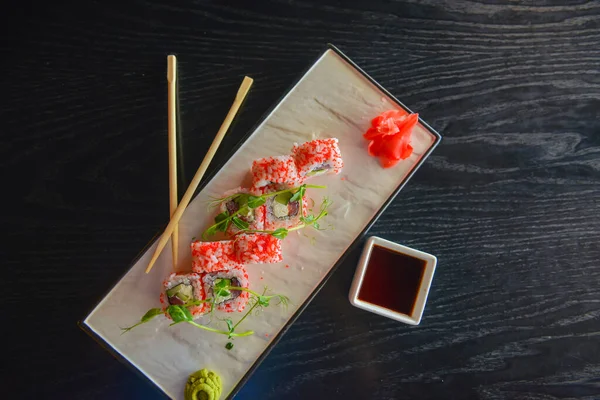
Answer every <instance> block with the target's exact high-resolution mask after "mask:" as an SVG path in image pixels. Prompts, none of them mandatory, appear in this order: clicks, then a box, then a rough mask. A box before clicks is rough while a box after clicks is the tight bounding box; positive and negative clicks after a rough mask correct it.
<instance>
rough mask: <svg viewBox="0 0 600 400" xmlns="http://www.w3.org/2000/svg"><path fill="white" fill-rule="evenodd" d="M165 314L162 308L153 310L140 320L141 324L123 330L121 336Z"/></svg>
mask: <svg viewBox="0 0 600 400" xmlns="http://www.w3.org/2000/svg"><path fill="white" fill-rule="evenodd" d="M162 313H163V310H162V308H151V309H150V310H148V312H146V314H144V316H143V317H142V318H141V319H140V322H138V323H137V324H135V325H132V326H130V327H129V328H121V330H122V331H123V332H121V335H122V334H124V333H127V332H129V331H130V330H132V329H133V328H135V327H136V326H140V325H142V324H145V323H146V322H148V321H150V320H151V319H152V318H154V317H156V316H157V315H160V314H162Z"/></svg>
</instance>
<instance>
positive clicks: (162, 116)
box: [0, 0, 600, 399]
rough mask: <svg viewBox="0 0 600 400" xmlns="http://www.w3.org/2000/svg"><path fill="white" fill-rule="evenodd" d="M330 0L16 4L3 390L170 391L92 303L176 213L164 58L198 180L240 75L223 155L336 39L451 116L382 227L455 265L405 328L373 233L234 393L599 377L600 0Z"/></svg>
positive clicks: (411, 96) (322, 394)
mask: <svg viewBox="0 0 600 400" xmlns="http://www.w3.org/2000/svg"><path fill="white" fill-rule="evenodd" d="M317 3H318V2H316V1H315V2H309V1H269V2H244V1H235V2H232V1H220V2H207V3H203V2H183V1H135V2H114V3H108V2H99V1H96V2H85V1H81V2H69V3H64V4H59V3H49V4H48V3H41V2H40V3H36V4H34V3H31V2H21V3H20V5H19V6H16V5H12V6H11V7H9V8H4V10H3V12H2V17H3V18H2V19H3V24H2V28H1V29H2V33H3V35H2V42H1V43H2V45H1V46H2V47H1V48H0V50H1V51H2V54H3V61H4V62H3V63H2V64H1V66H0V72H1V73H0V83H1V86H0V87H1V88H2V97H1V98H2V107H1V111H0V113H1V115H0V116H1V117H2V118H1V121H2V128H0V135H1V137H2V141H1V143H2V146H1V154H0V165H1V167H2V187H3V190H2V192H3V196H2V198H3V200H2V201H3V207H2V219H1V221H2V222H3V235H2V246H1V249H2V250H1V251H2V263H1V265H3V274H4V275H5V278H4V284H3V288H4V289H3V292H4V301H3V302H2V303H3V304H2V312H3V315H5V316H6V317H5V318H4V319H3V321H4V323H3V324H2V325H3V326H2V331H3V334H2V335H3V336H2V337H3V346H2V360H3V362H2V364H3V369H2V371H3V373H2V382H3V385H2V390H3V391H5V392H6V393H11V394H13V396H12V398H15V397H17V398H33V397H38V396H42V395H43V396H44V397H46V398H86V399H90V398H111V399H125V398H161V396H160V394H157V392H156V391H155V390H154V389H153V388H152V387H151V385H149V384H147V383H146V382H144V381H143V380H142V379H140V378H139V377H137V376H136V374H135V373H134V372H132V371H131V370H129V369H128V368H126V367H124V366H123V365H122V364H120V363H119V362H118V361H116V360H115V359H113V358H112V357H111V356H110V355H109V354H108V353H107V352H105V351H104V350H103V349H102V348H101V347H100V346H98V345H97V344H96V343H94V341H93V340H91V339H90V338H89V337H88V336H87V335H85V334H84V333H83V332H81V331H80V330H79V328H78V327H77V325H76V322H77V321H78V320H79V319H81V318H82V317H83V316H84V315H85V314H86V312H87V311H88V310H89V308H90V307H91V306H92V305H93V304H94V303H95V302H96V301H97V299H98V298H100V296H101V295H103V294H104V292H105V291H106V290H107V289H108V288H109V287H110V286H111V285H112V284H113V283H114V281H115V280H116V279H117V278H118V277H119V276H121V274H122V273H123V272H124V270H125V268H126V267H127V265H129V263H130V261H131V260H132V259H133V258H134V257H135V256H136V254H137V253H138V251H139V250H140V249H141V248H142V247H143V246H144V245H145V244H146V243H147V242H148V241H149V240H150V239H151V238H152V237H153V235H154V234H155V233H156V232H158V231H159V230H160V228H161V227H162V226H163V224H164V223H165V222H166V221H167V218H168V186H167V182H168V178H167V148H166V145H167V133H166V132H167V123H166V80H165V65H166V62H165V56H166V55H167V54H169V53H175V54H177V55H178V56H179V62H180V100H181V107H182V108H181V111H182V115H181V118H182V132H183V136H182V140H181V142H182V153H181V156H182V157H183V158H184V167H185V175H184V177H183V180H184V182H185V184H182V185H181V186H182V187H185V186H187V182H189V180H190V179H191V176H192V175H193V172H194V171H195V169H196V168H197V166H198V164H199V162H200V160H201V159H202V157H203V156H204V154H205V152H206V150H207V148H208V146H209V144H210V141H211V140H212V137H213V136H214V134H215V132H216V131H217V129H218V127H219V125H220V123H221V121H222V119H223V117H224V116H225V113H226V112H227V110H228V108H229V106H230V103H231V101H232V99H233V96H234V94H235V91H236V90H237V87H238V85H239V83H240V82H241V78H242V77H243V76H244V75H249V76H252V77H253V78H254V79H255V85H254V88H253V90H252V92H251V94H250V97H249V99H248V101H247V102H246V104H245V106H244V108H243V109H242V112H241V113H240V116H239V118H238V119H237V121H236V124H235V125H234V127H233V129H232V130H231V132H230V134H229V135H228V136H227V137H226V139H225V141H224V143H223V145H222V149H221V150H220V151H219V153H218V156H217V157H216V159H215V163H213V168H214V166H215V165H218V164H220V163H221V162H223V161H224V160H225V159H226V156H227V154H228V153H229V151H230V150H231V148H232V147H233V146H235V144H236V143H237V142H238V141H239V140H240V139H241V138H242V137H243V136H244V135H245V134H246V133H247V132H248V131H249V130H250V129H251V128H252V126H253V125H254V124H255V123H256V122H257V121H258V119H259V118H260V117H261V115H263V113H264V112H266V111H267V110H268V109H269V107H270V106H271V105H272V104H273V103H274V102H275V101H276V100H277V99H278V98H279V96H280V95H281V94H282V93H283V92H284V91H285V90H286V88H287V87H289V85H291V84H292V83H293V81H294V80H295V79H296V78H297V77H298V75H299V74H300V73H301V72H302V71H303V70H304V69H305V68H306V67H307V66H308V65H309V64H310V63H311V62H312V61H313V59H314V58H315V57H316V56H317V55H318V54H319V52H320V51H321V50H322V49H323V48H324V46H325V44H326V43H327V42H331V43H334V44H336V45H337V46H339V47H340V48H341V50H342V51H345V52H346V53H347V54H348V55H349V56H350V57H351V58H352V59H353V60H354V61H355V62H357V63H358V64H359V65H360V66H362V67H363V68H364V69H365V70H366V71H367V72H368V73H370V74H371V75H372V76H373V77H374V78H375V79H377V80H378V81H379V82H380V83H382V84H383V85H384V86H385V87H386V88H388V89H389V90H390V91H391V92H392V93H394V94H395V95H396V96H397V97H399V98H400V100H401V101H403V102H404V103H405V104H407V105H408V106H409V107H411V108H412V109H413V110H415V111H417V112H419V113H421V115H422V116H423V117H424V118H425V120H426V121H428V122H429V123H430V124H431V125H432V126H433V127H434V128H436V129H437V130H439V131H440V132H441V133H442V134H443V135H444V139H443V140H442V143H441V145H440V146H439V147H438V149H437V150H436V151H435V153H434V154H433V155H432V156H431V157H430V158H429V159H428V161H427V162H426V164H425V165H424V166H423V168H422V169H420V170H419V171H418V173H417V174H416V176H415V177H414V178H413V180H412V181H411V182H410V183H409V184H408V185H407V187H406V188H405V189H404V190H403V191H402V192H401V193H400V195H399V196H398V197H397V198H396V200H395V201H394V202H393V204H392V205H391V207H390V208H389V209H388V210H387V211H386V212H385V213H384V215H383V216H382V217H381V218H380V220H379V221H378V222H377V223H376V225H375V226H374V227H373V228H372V229H371V231H370V234H375V235H379V236H382V237H384V238H387V239H390V240H394V241H398V242H400V243H403V244H406V245H409V246H413V247H416V248H419V249H422V250H424V251H428V252H431V253H434V254H436V255H437V256H438V258H439V264H438V270H437V272H436V275H435V278H434V282H433V286H432V290H431V293H430V298H429V302H428V305H427V309H426V313H425V316H424V319H423V321H422V324H421V326H419V327H409V326H406V325H402V324H399V323H397V322H394V321H391V320H387V319H385V318H382V317H379V316H376V315H373V314H369V313H367V312H364V311H361V310H358V309H356V308H353V307H352V306H351V305H350V304H349V302H348V301H347V293H348V290H349V287H350V281H351V279H352V275H353V272H354V267H355V264H356V261H357V258H358V253H359V251H358V250H359V249H356V250H355V251H353V252H352V253H351V254H350V255H349V256H348V258H347V259H346V260H345V262H344V263H343V264H342V265H341V267H340V268H339V269H338V271H337V272H336V273H335V274H334V275H333V277H332V279H331V280H330V281H329V282H328V283H327V285H326V286H325V287H324V289H323V290H322V291H321V292H320V293H319V294H318V296H317V297H316V299H315V300H314V301H313V302H312V303H311V304H310V306H309V307H308V308H307V310H306V311H305V312H304V314H303V315H302V316H301V317H300V318H299V320H298V321H297V322H296V323H295V324H294V325H293V326H292V328H291V329H290V331H289V332H288V333H287V334H286V335H285V336H284V338H283V339H282V341H281V342H280V343H279V344H278V345H277V346H276V347H275V349H274V350H273V352H272V353H271V354H270V355H269V356H268V358H267V359H266V361H265V362H264V363H263V364H262V365H261V366H260V367H259V369H258V370H257V372H256V373H255V374H254V375H253V377H252V378H251V379H250V381H249V382H248V383H247V385H246V386H245V387H244V388H243V389H242V391H241V392H240V394H239V396H238V397H237V398H240V399H257V398H268V399H281V398H288V399H306V398H311V397H315V398H335V399H346V398H348V399H367V398H381V399H392V398H394V399H396V398H529V399H559V398H588V399H591V398H600V379H599V376H600V350H599V348H600V347H599V344H600V342H599V339H600V320H599V318H598V316H599V315H600V297H599V294H600V289H599V276H600V265H599V262H598V258H599V256H600V244H599V239H600V221H599V219H598V216H599V211H600V205H599V202H598V196H599V195H600V181H599V177H600V120H599V118H598V117H599V116H600V112H599V110H600V72H599V62H600V3H599V2H593V1H570V2H568V1H537V2H534V1H527V2H516V1H494V0H486V1H433V0H427V1H383V0H371V1H358V0H357V1H337V2H336V1H328V2H320V3H321V5H318V4H317ZM211 169H212V168H211ZM148 351H152V349H148ZM199 367H200V366H199Z"/></svg>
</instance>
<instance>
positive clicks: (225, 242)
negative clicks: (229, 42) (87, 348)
mask: <svg viewBox="0 0 600 400" xmlns="http://www.w3.org/2000/svg"><path fill="white" fill-rule="evenodd" d="M440 140H441V136H440V135H439V134H438V133H437V132H435V131H434V130H433V129H432V128H430V127H429V126H428V125H427V124H426V123H425V122H423V121H422V120H421V119H420V118H419V117H418V115H417V114H413V113H412V112H411V111H410V110H409V109H408V108H407V107H405V106H404V105H403V104H402V103H400V102H399V101H398V100H397V99H396V98H395V97H393V96H392V95H391V94H389V93H388V92H387V91H386V90H385V89H383V88H382V87H381V86H380V85H378V84H377V83H376V82H375V81H373V80H372V79H371V78H370V77H369V76H368V75H367V74H366V73H365V72H364V71H362V70H361V69H360V68H359V67H357V66H356V65H355V64H354V63H353V62H352V61H350V60H349V59H348V58H347V57H346V56H345V55H344V54H342V53H341V52H340V51H339V50H338V49H336V48H335V47H333V46H330V47H329V48H327V49H326V50H325V51H324V52H323V53H322V54H321V55H320V56H319V57H318V59H317V60H316V61H315V62H314V63H313V64H312V65H311V66H310V68H309V69H308V70H307V71H306V73H305V74H304V75H303V76H301V77H300V78H299V80H298V81H297V82H296V83H295V84H294V85H293V86H292V87H291V88H290V89H289V90H288V92H287V93H286V94H285V96H284V97H283V98H282V100H281V101H280V102H279V103H278V104H276V105H275V106H274V107H273V109H272V110H271V111H270V112H269V113H268V114H267V115H266V116H265V117H264V118H263V119H262V121H261V122H260V123H259V124H258V125H257V126H256V128H255V129H254V130H253V131H252V132H250V133H249V134H248V136H247V137H246V138H245V139H244V140H243V141H242V143H241V144H240V145H239V146H238V147H237V148H236V149H235V151H234V152H233V153H232V155H231V156H230V158H229V159H228V161H227V162H226V163H225V164H224V165H222V166H221V167H220V168H219V169H218V170H217V172H216V173H215V174H214V175H213V176H212V177H209V178H207V179H205V180H204V182H205V183H204V185H203V186H202V187H201V188H200V190H199V192H198V194H197V195H196V196H195V197H194V198H193V199H192V200H191V202H190V203H189V205H187V207H186V208H185V211H184V212H183V214H181V216H180V219H179V220H178V227H177V232H178V243H179V246H178V248H177V249H176V253H177V254H178V261H177V262H176V263H175V265H174V263H173V256H172V253H171V251H170V250H169V251H167V250H166V249H165V250H164V251H162V252H161V251H160V250H161V248H159V249H158V251H157V244H158V245H160V241H157V242H158V243H157V242H154V243H151V244H150V245H149V246H148V247H147V248H146V249H145V250H144V252H142V254H141V255H140V256H139V257H138V259H137V260H136V261H135V262H134V263H133V265H131V266H130V267H129V269H127V271H126V273H125V275H124V276H123V277H122V278H121V279H120V280H119V281H118V282H117V283H116V284H115V286H114V287H113V288H112V289H111V290H110V291H109V292H108V293H107V295H106V296H105V297H104V298H103V299H102V300H101V301H100V302H99V303H98V304H97V305H96V306H95V308H94V309H93V310H92V311H91V312H90V314H89V315H87V316H86V317H85V319H84V320H83V321H82V323H81V326H82V328H83V329H84V330H86V331H87V332H88V333H89V334H90V335H92V336H93V337H94V338H95V339H97V340H98V342H100V343H101V344H102V345H103V346H104V347H105V348H107V349H108V350H109V351H110V352H112V353H113V354H114V355H115V356H117V357H118V358H119V359H121V360H123V361H124V362H125V363H127V364H129V365H130V366H131V367H133V368H135V369H136V370H138V371H139V372H140V373H141V374H142V375H143V376H144V377H145V378H147V379H148V380H149V381H150V382H152V383H153V384H154V385H156V386H157V388H158V389H159V390H161V391H162V392H163V393H164V394H165V395H167V396H168V397H170V398H173V399H184V398H186V399H187V398H195V397H193V396H194V394H193V393H195V392H194V390H195V389H196V388H199V387H202V388H203V390H206V391H207V393H210V396H212V397H210V396H209V397H210V398H219V395H222V397H223V398H230V397H233V396H234V395H235V393H236V392H237V391H238V390H239V388H240V387H241V386H242V385H243V384H244V382H245V381H246V380H247V379H248V378H249V377H250V375H251V373H252V371H253V370H254V369H255V368H256V367H257V366H258V364H259V363H260V362H261V361H262V359H263V358H264V357H265V356H266V355H267V353H268V351H269V350H270V349H271V348H272V347H273V346H274V345H275V344H276V343H277V341H278V340H279V339H280V338H281V336H282V335H283V334H284V333H285V331H286V330H287V329H288V328H289V326H290V325H291V324H292V323H293V321H294V320H295V319H296V318H297V317H298V315H299V314H300V313H301V312H302V310H303V309H304V308H305V307H306V305H307V304H308V303H309V302H310V300H311V299H312V298H313V297H314V295H315V294H316V293H317V292H318V290H319V289H320V288H321V287H322V286H323V285H324V284H325V282H326V280H327V278H328V277H329V276H331V274H332V273H333V271H334V270H335V267H336V266H337V265H338V264H339V263H340V260H341V259H342V258H343V256H344V255H345V254H346V253H347V252H348V251H349V249H350V248H351V247H352V246H354V245H355V244H356V243H358V242H359V241H360V239H361V237H362V236H363V235H364V233H365V232H366V231H367V230H368V228H369V227H370V226H371V225H372V224H373V223H374V222H375V220H376V219H377V217H378V216H379V215H380V214H381V212H383V210H384V209H385V207H386V206H387V205H388V204H389V203H390V202H391V201H392V199H393V198H394V197H395V195H396V194H397V193H398V192H399V191H400V190H401V189H402V187H403V186H404V185H405V184H406V182H407V181H408V180H409V179H410V178H411V176H412V175H413V174H414V173H415V171H416V170H417V169H418V168H419V166H421V165H422V163H423V162H424V161H425V159H426V158H427V157H428V155H429V154H430V153H431V152H432V151H433V149H434V148H435V147H436V145H437V144H438V143H439V141H440ZM167 229H168V228H167ZM169 246H170V245H169ZM169 249H170V247H169ZM154 260H156V261H155V262H154ZM149 263H150V267H152V264H153V268H149ZM124 269H125V268H124ZM199 370H201V371H199ZM208 370H210V372H207V371H208ZM196 371H197V372H196ZM184 388H185V389H184ZM209 397H207V398H209Z"/></svg>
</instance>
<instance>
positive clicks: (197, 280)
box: [160, 273, 210, 317]
mask: <svg viewBox="0 0 600 400" xmlns="http://www.w3.org/2000/svg"><path fill="white" fill-rule="evenodd" d="M205 294H206V292H205V291H204V286H203V285H202V279H201V277H200V275H198V274H196V273H189V274H182V273H172V274H171V275H169V276H168V277H167V278H166V279H165V280H164V281H163V291H162V293H161V294H160V302H161V304H162V305H163V309H164V310H165V311H166V309H167V307H169V306H170V305H183V304H186V303H188V302H190V301H193V300H206V295H205ZM209 308H210V305H209V304H208V303H202V304H200V305H197V306H193V307H189V310H190V312H191V313H192V315H193V316H194V317H199V316H201V315H202V314H205V313H206V312H207V311H208V310H209Z"/></svg>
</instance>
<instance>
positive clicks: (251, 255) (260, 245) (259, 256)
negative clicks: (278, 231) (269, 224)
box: [234, 233, 283, 264]
mask: <svg viewBox="0 0 600 400" xmlns="http://www.w3.org/2000/svg"><path fill="white" fill-rule="evenodd" d="M234 248H235V255H236V258H237V259H238V260H239V261H240V262H242V263H244V264H273V263H278V262H280V261H283V257H282V255H281V239H277V238H276V237H274V236H271V235H269V234H267V233H254V234H245V233H244V234H240V235H238V236H236V238H235V244H234Z"/></svg>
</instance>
